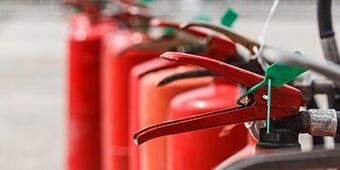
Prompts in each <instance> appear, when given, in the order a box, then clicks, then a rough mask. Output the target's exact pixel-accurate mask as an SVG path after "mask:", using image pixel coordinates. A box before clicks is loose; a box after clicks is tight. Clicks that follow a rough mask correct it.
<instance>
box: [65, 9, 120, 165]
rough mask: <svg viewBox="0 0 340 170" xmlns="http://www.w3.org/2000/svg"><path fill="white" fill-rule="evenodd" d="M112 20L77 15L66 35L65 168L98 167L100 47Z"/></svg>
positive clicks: (111, 27) (112, 25) (112, 27)
mask: <svg viewBox="0 0 340 170" xmlns="http://www.w3.org/2000/svg"><path fill="white" fill-rule="evenodd" d="M114 27H115V24H114V22H113V21H107V20H101V19H99V20H98V21H96V22H91V21H90V19H89V17H88V16H87V15H86V14H76V15H74V16H73V17H72V19H71V23H70V33H69V35H68V59H67V62H68V82H67V84H68V85H67V86H68V95H67V96H68V97H67V98H68V104H67V105H68V111H67V112H68V113H67V114H68V115H67V124H68V128H67V135H68V136H67V141H68V142H67V169H69V170H87V169H88V170H96V169H98V170H99V169H100V157H101V156H100V97H99V88H100V85H99V84H100V80H99V79H100V78H99V71H100V64H99V60H100V47H101V40H102V37H103V36H104V35H105V34H106V33H107V32H108V31H110V30H112V29H114Z"/></svg>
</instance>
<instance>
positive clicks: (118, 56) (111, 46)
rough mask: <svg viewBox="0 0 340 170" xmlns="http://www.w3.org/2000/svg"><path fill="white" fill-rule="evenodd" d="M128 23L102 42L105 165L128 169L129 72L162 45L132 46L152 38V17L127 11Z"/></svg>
mask: <svg viewBox="0 0 340 170" xmlns="http://www.w3.org/2000/svg"><path fill="white" fill-rule="evenodd" d="M123 17H124V18H125V19H124V21H125V26H124V27H121V28H120V29H117V30H115V31H112V32H110V33H109V34H108V35H106V36H105V39H104V42H103V46H102V52H103V53H102V56H103V60H102V86H101V87H102V92H101V94H102V99H103V101H102V103H103V105H102V109H103V110H102V111H103V114H102V129H103V130H102V151H103V153H102V156H103V162H102V163H103V169H104V170H113V169H128V157H129V155H128V154H129V153H128V152H129V150H128V138H129V136H128V113H129V111H128V101H129V92H128V89H129V88H128V87H129V74H130V71H131V69H132V67H134V66H135V65H137V64H139V63H142V62H145V61H147V60H150V59H152V58H155V57H158V56H159V55H160V54H161V53H162V52H163V51H164V50H163V49H158V48H156V49H130V48H131V47H132V46H134V45H137V44H142V43H143V42H146V41H149V40H151V38H150V37H149V35H148V34H147V31H148V29H149V20H150V18H151V17H149V16H145V15H142V14H141V15H139V14H138V13H137V14H136V13H135V14H134V15H125V16H123Z"/></svg>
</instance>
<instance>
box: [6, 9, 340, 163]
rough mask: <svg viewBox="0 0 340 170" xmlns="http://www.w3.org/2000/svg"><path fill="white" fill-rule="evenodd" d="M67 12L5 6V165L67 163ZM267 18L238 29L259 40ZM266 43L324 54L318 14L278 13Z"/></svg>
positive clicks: (239, 25)
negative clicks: (294, 15)
mask: <svg viewBox="0 0 340 170" xmlns="http://www.w3.org/2000/svg"><path fill="white" fill-rule="evenodd" d="M64 14H65V13H64V12H63V11H61V10H60V8H58V7H54V6H28V7H27V6H26V7H3V6H2V7H1V8H0V169H6V170H19V169H20V170H21V169H25V170H46V169H49V170H54V169H56V170H60V169H63V167H64V154H65V130H66V129H65V94H66V90H65V83H66V82H65V74H66V73H65V54H66V49H65V47H66V41H65V37H66V33H67V18H66V17H65V15H64ZM264 20H265V18H264V16H263V17H256V18H247V17H240V20H239V21H238V22H237V23H236V24H235V27H234V29H235V30H236V31H237V32H240V33H244V34H245V35H247V36H250V37H252V38H254V39H256V38H257V37H258V35H259V34H260V32H261V29H262V27H263V23H264ZM339 24H340V22H338V25H337V26H338V27H337V28H339V29H340V25H339ZM339 29H338V30H339ZM338 32H339V33H340V30H339V31H338ZM338 35H339V34H338ZM338 39H339V38H338ZM266 42H267V44H271V45H274V46H277V47H282V48H284V49H287V50H291V51H294V50H300V51H301V52H302V53H303V54H308V55H312V56H321V48H320V45H319V41H318V38H317V28H316V23H315V19H314V17H313V15H312V16H311V17H302V18H298V19H296V18H293V17H288V18H287V17H285V18H280V17H274V19H273V22H272V24H271V25H270V31H269V32H268V35H267V41H266Z"/></svg>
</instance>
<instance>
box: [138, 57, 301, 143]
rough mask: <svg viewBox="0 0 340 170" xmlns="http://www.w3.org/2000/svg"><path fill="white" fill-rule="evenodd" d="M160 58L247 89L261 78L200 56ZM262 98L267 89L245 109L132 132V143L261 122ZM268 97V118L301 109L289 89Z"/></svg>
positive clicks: (296, 94)
mask: <svg viewBox="0 0 340 170" xmlns="http://www.w3.org/2000/svg"><path fill="white" fill-rule="evenodd" d="M161 57H163V58H165V59H168V60H173V61H177V62H182V63H187V64H194V65H198V66H201V67H205V68H207V69H210V70H212V71H214V72H216V73H217V74H220V75H221V76H223V77H225V78H227V79H229V80H231V81H233V82H236V83H239V84H241V85H243V86H245V87H247V88H250V87H252V86H254V85H255V84H257V83H259V82H260V81H262V80H263V78H264V77H263V76H261V75H258V74H255V73H252V72H249V71H246V70H243V69H240V68H238V67H235V66H232V65H229V64H225V63H223V62H220V61H216V60H212V59H207V58H205V57H201V56H196V55H190V54H184V53H173V52H168V53H165V54H163V55H162V56H161ZM265 94H267V89H266V87H263V88H261V89H259V90H258V91H256V92H255V93H254V94H252V95H250V96H248V103H247V104H246V105H245V106H240V107H234V108H227V109H222V110H217V111H213V112H209V113H205V114H199V115H195V116H191V117H186V118H181V119H177V120H173V121H167V122H164V123H160V124H156V125H153V126H149V127H146V128H144V129H141V130H139V131H138V132H136V133H135V135H134V139H135V140H136V142H137V143H138V144H142V143H144V142H146V141H148V140H150V139H153V138H156V137H161V136H165V135H171V134H176V133H184V132H189V131H195V130H202V129H207V128H214V127H219V126H225V125H231V124H236V123H243V122H248V121H254V120H263V119H265V118H266V116H267V115H266V110H267V107H266V100H264V99H263V96H264V95H265ZM272 94H273V95H272V99H273V100H272V106H271V110H272V115H271V117H272V118H279V117H286V116H290V115H296V114H297V113H298V112H299V108H300V107H301V106H303V101H302V95H301V92H300V91H299V90H298V89H295V88H293V87H291V86H288V85H284V86H282V87H274V88H273V89H272Z"/></svg>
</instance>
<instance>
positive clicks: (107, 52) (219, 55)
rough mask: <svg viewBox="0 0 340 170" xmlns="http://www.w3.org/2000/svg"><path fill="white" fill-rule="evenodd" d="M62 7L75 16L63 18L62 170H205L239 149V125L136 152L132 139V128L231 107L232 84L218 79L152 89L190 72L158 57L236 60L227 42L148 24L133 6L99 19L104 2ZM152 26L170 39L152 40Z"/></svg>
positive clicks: (242, 134)
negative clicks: (64, 150)
mask: <svg viewBox="0 0 340 170" xmlns="http://www.w3.org/2000/svg"><path fill="white" fill-rule="evenodd" d="M64 3H67V4H69V5H72V7H74V8H76V9H77V10H78V11H81V12H78V13H76V14H74V15H73V16H72V17H71V23H70V33H69V36H68V39H69V40H68V42H69V46H68V48H69V54H68V75H69V76H68V99H69V100H68V138H67V139H68V150H67V152H68V156H67V169H69V170H86V169H88V170H96V169H103V170H125V169H131V170H160V169H210V168H213V167H215V166H216V165H218V163H220V162H222V161H223V160H225V159H226V158H228V157H229V156H231V155H233V154H234V153H236V152H237V151H239V150H240V149H242V148H243V147H244V146H245V145H246V144H247V138H248V135H247V130H246V129H245V127H244V126H243V125H236V126H230V127H229V126H226V127H224V128H216V129H211V130H205V131H198V132H194V133H187V134H181V135H177V136H170V137H168V138H160V139H156V140H154V141H151V142H149V143H146V144H145V145H142V146H141V147H138V146H137V145H136V144H134V142H133V140H132V136H133V133H135V132H136V131H137V130H138V129H140V128H142V127H145V126H148V125H151V124H154V123H159V122H162V121H165V120H167V119H174V118H181V117H186V116H190V115H195V114H199V113H202V112H207V111H212V110H216V109H222V108H228V107H231V106H235V104H234V103H235V102H234V101H235V100H236V98H237V97H238V96H239V95H240V89H239V87H238V85H237V84H236V83H233V82H230V81H228V80H225V79H222V78H219V77H215V78H212V77H201V78H187V79H183V80H178V81H175V82H171V83H168V84H166V83H165V84H163V85H159V82H160V81H161V80H163V79H165V78H167V77H169V76H172V75H174V74H177V73H184V72H188V71H191V70H192V71H193V70H196V69H197V67H195V66H190V65H186V64H179V63H174V62H169V61H165V60H164V59H161V58H159V56H160V55H161V54H162V53H163V52H165V51H178V50H180V51H181V52H186V53H192V54H199V55H204V56H206V57H209V58H214V59H217V60H220V61H228V60H230V59H232V58H233V57H234V56H235V54H236V47H235V44H234V43H233V42H231V41H230V40H229V39H227V38H225V37H222V36H218V35H213V36H211V35H210V34H209V33H208V31H199V30H195V29H181V28H180V25H179V23H173V22H167V21H163V20H160V19H155V18H153V17H152V16H149V14H148V13H147V7H146V6H143V5H141V4H133V3H129V2H116V3H115V4H114V5H115V6H116V8H118V9H115V10H116V11H114V13H113V14H112V15H103V14H102V10H103V7H104V5H106V4H105V2H99V1H98V2H94V1H92V2H91V1H85V0H84V1H82V0H76V1H65V2H64ZM152 27H160V28H162V27H164V28H165V29H168V30H170V31H171V33H165V34H164V35H162V36H160V37H157V38H152V37H150V36H149V35H148V30H150V29H152ZM226 96H227V97H226ZM183 113H185V114H183ZM221 148H223V149H221ZM202 153H204V155H202Z"/></svg>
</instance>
